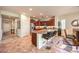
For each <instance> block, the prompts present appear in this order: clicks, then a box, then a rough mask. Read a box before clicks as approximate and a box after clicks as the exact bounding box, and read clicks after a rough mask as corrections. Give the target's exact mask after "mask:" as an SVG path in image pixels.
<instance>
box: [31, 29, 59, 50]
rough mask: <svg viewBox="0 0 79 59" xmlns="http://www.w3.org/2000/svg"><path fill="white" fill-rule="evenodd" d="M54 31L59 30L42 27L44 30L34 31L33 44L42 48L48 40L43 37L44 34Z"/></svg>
mask: <svg viewBox="0 0 79 59" xmlns="http://www.w3.org/2000/svg"><path fill="white" fill-rule="evenodd" d="M54 31H57V30H56V29H42V30H34V31H32V44H33V45H34V46H36V47H37V48H38V49H40V48H42V47H43V46H44V45H45V44H46V42H47V40H46V39H45V38H43V34H47V33H48V32H54ZM52 37H53V36H52Z"/></svg>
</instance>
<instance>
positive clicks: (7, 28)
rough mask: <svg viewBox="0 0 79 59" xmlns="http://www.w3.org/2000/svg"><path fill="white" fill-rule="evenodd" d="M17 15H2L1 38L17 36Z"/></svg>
mask: <svg viewBox="0 0 79 59" xmlns="http://www.w3.org/2000/svg"><path fill="white" fill-rule="evenodd" d="M17 20H18V18H17V17H13V16H7V15H2V32H3V33H2V40H6V39H10V38H13V37H15V36H17V35H16V34H17Z"/></svg>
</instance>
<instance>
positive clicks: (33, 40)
mask: <svg viewBox="0 0 79 59" xmlns="http://www.w3.org/2000/svg"><path fill="white" fill-rule="evenodd" d="M32 44H33V45H34V46H37V34H36V33H32Z"/></svg>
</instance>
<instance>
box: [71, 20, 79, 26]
mask: <svg viewBox="0 0 79 59" xmlns="http://www.w3.org/2000/svg"><path fill="white" fill-rule="evenodd" d="M71 25H72V26H76V27H77V26H79V20H78V19H76V20H73V21H72V22H71Z"/></svg>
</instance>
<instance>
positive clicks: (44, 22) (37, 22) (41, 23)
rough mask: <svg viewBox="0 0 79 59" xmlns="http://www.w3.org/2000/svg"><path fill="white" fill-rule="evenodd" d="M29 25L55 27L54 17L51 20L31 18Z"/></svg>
mask: <svg viewBox="0 0 79 59" xmlns="http://www.w3.org/2000/svg"><path fill="white" fill-rule="evenodd" d="M31 23H33V24H34V25H36V26H44V25H47V26H54V25H55V16H53V17H51V18H43V17H42V18H31Z"/></svg>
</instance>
